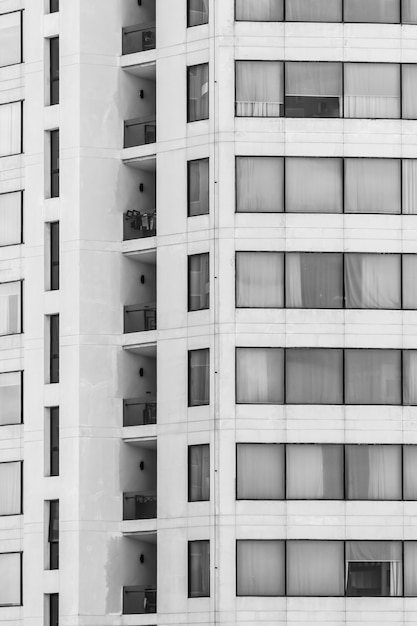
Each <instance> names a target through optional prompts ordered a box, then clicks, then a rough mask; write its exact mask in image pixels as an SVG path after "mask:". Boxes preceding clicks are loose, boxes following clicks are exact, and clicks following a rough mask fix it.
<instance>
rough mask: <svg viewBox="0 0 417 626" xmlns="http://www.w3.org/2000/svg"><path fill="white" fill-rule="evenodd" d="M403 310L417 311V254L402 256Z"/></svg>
mask: <svg viewBox="0 0 417 626" xmlns="http://www.w3.org/2000/svg"><path fill="white" fill-rule="evenodd" d="M402 261H403V267H402V274H403V304H402V308H403V309H417V254H403V256H402Z"/></svg>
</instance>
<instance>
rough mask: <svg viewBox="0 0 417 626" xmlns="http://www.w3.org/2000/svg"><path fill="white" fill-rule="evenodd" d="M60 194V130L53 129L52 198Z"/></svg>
mask: <svg viewBox="0 0 417 626" xmlns="http://www.w3.org/2000/svg"><path fill="white" fill-rule="evenodd" d="M58 196H59V130H52V131H51V198H58Z"/></svg>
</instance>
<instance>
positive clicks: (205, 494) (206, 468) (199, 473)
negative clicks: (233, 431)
mask: <svg viewBox="0 0 417 626" xmlns="http://www.w3.org/2000/svg"><path fill="white" fill-rule="evenodd" d="M205 500H210V446H209V444H208V443H206V444H202V445H198V446H188V502H201V501H205Z"/></svg>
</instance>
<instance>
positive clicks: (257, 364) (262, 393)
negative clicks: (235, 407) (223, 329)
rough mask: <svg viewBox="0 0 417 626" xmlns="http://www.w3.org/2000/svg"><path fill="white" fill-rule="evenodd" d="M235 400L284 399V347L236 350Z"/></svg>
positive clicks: (276, 401)
mask: <svg viewBox="0 0 417 626" xmlns="http://www.w3.org/2000/svg"><path fill="white" fill-rule="evenodd" d="M236 402H237V403H238V404H282V403H283V402H284V350H283V349H282V348H237V349H236Z"/></svg>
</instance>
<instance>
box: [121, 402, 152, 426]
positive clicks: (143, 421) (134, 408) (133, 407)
mask: <svg viewBox="0 0 417 626" xmlns="http://www.w3.org/2000/svg"><path fill="white" fill-rule="evenodd" d="M148 424H156V402H154V401H150V402H149V401H146V400H144V399H143V398H129V399H128V400H123V426H147V425H148Z"/></svg>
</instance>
